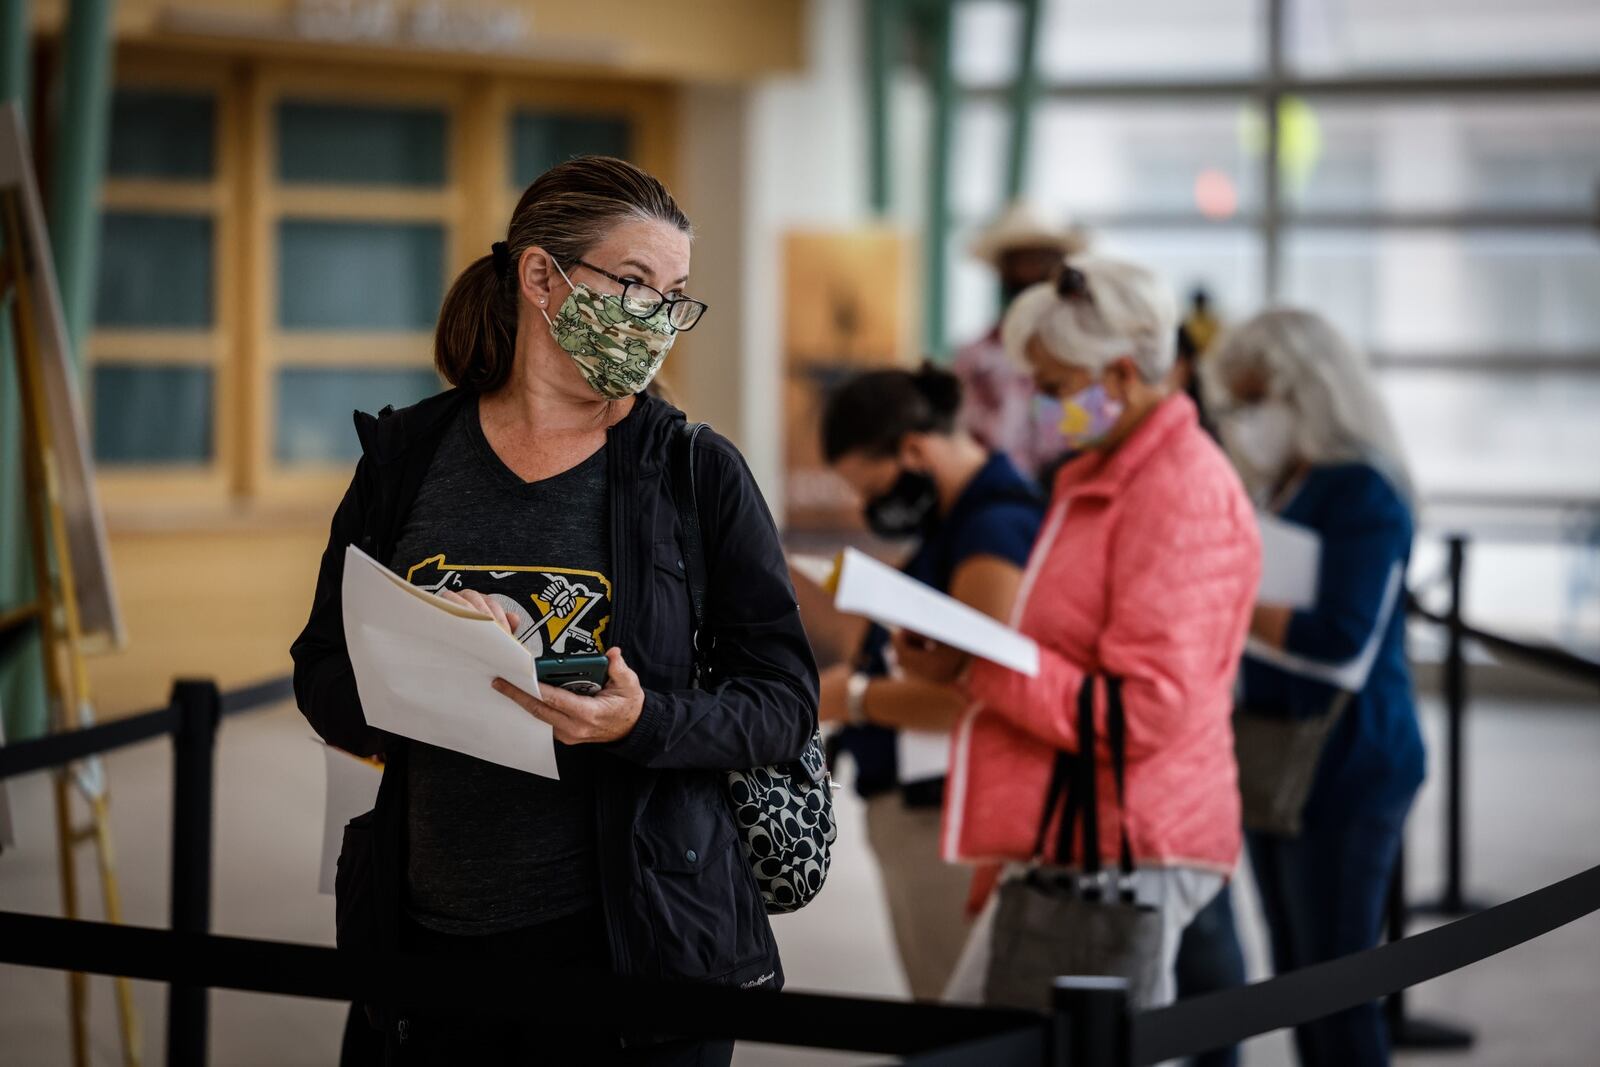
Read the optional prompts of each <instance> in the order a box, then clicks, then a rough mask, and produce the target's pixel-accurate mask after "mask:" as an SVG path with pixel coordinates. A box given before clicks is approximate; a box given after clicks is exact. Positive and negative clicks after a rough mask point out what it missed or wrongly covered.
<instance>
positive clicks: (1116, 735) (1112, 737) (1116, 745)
mask: <svg viewBox="0 0 1600 1067" xmlns="http://www.w3.org/2000/svg"><path fill="white" fill-rule="evenodd" d="M1127 732H1128V722H1127V716H1126V715H1125V714H1124V712H1123V708H1122V679H1121V678H1115V677H1112V676H1111V675H1107V676H1106V733H1107V735H1108V739H1109V741H1110V744H1111V776H1112V778H1113V779H1115V781H1116V783H1117V827H1118V829H1119V830H1120V832H1121V837H1122V855H1121V867H1122V877H1121V878H1120V880H1119V881H1120V883H1121V889H1122V899H1123V900H1125V901H1127V902H1128V903H1130V904H1131V903H1133V897H1134V893H1133V845H1132V844H1131V843H1130V842H1129V840H1128V804H1127V801H1126V799H1125V798H1124V796H1123V791H1124V788H1125V787H1124V784H1123V779H1124V778H1125V777H1126V775H1127V764H1128V754H1127Z"/></svg>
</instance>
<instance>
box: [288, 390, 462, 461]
mask: <svg viewBox="0 0 1600 1067" xmlns="http://www.w3.org/2000/svg"><path fill="white" fill-rule="evenodd" d="M277 386H278V396H277V412H278V420H277V427H276V432H275V435H274V442H275V443H274V446H273V452H274V454H275V455H276V456H277V458H278V462H280V463H289V464H294V463H348V462H351V461H353V460H356V459H358V458H360V456H361V444H360V442H359V441H358V440H357V439H356V431H355V427H354V425H352V423H351V415H350V413H351V412H352V411H355V410H357V409H359V410H361V411H368V412H374V413H375V412H377V411H378V410H379V409H380V408H382V407H383V406H384V405H386V404H393V405H394V406H395V407H404V406H405V405H407V404H414V403H416V402H417V401H418V400H421V399H422V398H423V397H426V396H431V395H432V394H434V393H436V392H438V391H439V388H440V386H439V377H438V375H436V374H435V373H434V372H433V370H432V369H430V368H426V367H417V368H412V367H398V368H376V369H375V368H368V367H284V368H282V369H280V370H279V371H278V382H277Z"/></svg>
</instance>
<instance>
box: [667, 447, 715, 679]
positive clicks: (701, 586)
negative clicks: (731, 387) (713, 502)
mask: <svg viewBox="0 0 1600 1067" xmlns="http://www.w3.org/2000/svg"><path fill="white" fill-rule="evenodd" d="M705 425H706V424H705V423H703V422H687V421H686V422H683V423H681V424H680V425H679V426H678V430H677V433H676V434H675V435H674V438H673V448H672V499H673V503H674V504H675V505H677V509H678V525H679V528H680V529H681V530H682V531H683V573H684V577H685V578H686V579H687V580H688V583H689V612H690V622H691V626H692V629H691V630H690V631H689V633H690V638H691V643H692V647H693V649H694V678H695V682H696V684H697V685H701V686H703V685H704V684H705V681H706V676H707V674H708V673H709V672H708V668H707V664H706V653H707V652H709V649H708V648H706V647H705V645H706V642H705V641H704V640H703V636H704V631H705V623H706V554H705V541H704V538H703V537H702V536H701V533H700V505H699V501H698V500H697V499H696V497H695V490H694V442H695V438H697V437H699V436H700V431H701V430H703V429H705Z"/></svg>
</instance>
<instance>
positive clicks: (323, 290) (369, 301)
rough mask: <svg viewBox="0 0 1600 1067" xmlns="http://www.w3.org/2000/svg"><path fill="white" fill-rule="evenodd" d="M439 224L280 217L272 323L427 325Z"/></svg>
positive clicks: (439, 274) (439, 279)
mask: <svg viewBox="0 0 1600 1067" xmlns="http://www.w3.org/2000/svg"><path fill="white" fill-rule="evenodd" d="M444 243H445V232H444V227H443V226H442V225H440V224H438V223H432V222H355V221H351V222H345V221H332V220H327V219H284V220H282V221H281V222H280V223H279V224H278V324H279V325H280V326H281V327H283V328H284V329H286V330H431V329H433V326H434V323H435V321H436V320H437V318H438V314H439V301H440V300H441V298H442V297H443V295H444Z"/></svg>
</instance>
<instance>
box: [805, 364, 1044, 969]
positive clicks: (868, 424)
mask: <svg viewBox="0 0 1600 1067" xmlns="http://www.w3.org/2000/svg"><path fill="white" fill-rule="evenodd" d="M960 408H961V383H960V382H959V381H958V380H957V379H956V377H955V376H954V375H952V374H950V373H949V372H947V371H944V370H941V369H939V368H937V367H934V366H932V365H924V366H923V368H922V369H921V370H919V371H917V372H915V373H913V372H910V371H905V370H881V371H872V372H868V373H865V374H861V375H859V376H857V377H856V378H853V379H851V380H850V381H848V382H846V383H845V384H844V385H843V386H841V387H840V388H839V389H838V390H837V391H836V392H835V393H834V394H833V395H832V396H831V397H830V398H829V400H828V404H827V408H826V410H825V411H824V413H823V420H822V447H823V453H824V455H825V456H826V458H827V461H828V463H829V465H830V466H832V467H833V469H834V470H835V471H836V472H837V473H838V474H839V475H840V476H841V477H842V478H844V480H845V481H847V482H849V483H850V486H851V488H853V489H854V490H855V491H856V492H857V493H858V494H859V495H860V496H861V498H862V499H863V500H864V501H866V508H865V516H866V521H867V524H868V526H870V527H871V528H872V530H873V532H874V533H876V534H878V535H879V536H880V537H884V538H887V539H894V540H903V539H909V538H914V539H915V542H916V543H915V547H914V549H913V550H912V552H911V555H910V557H909V558H908V559H907V561H906V563H905V564H904V566H903V568H902V569H903V570H904V571H905V573H907V574H909V575H910V576H911V577H913V578H916V579H918V580H920V581H922V582H925V583H926V584H928V585H930V586H932V587H933V588H935V589H938V590H939V591H940V592H943V593H948V594H950V595H951V596H953V597H955V598H956V599H957V600H960V601H962V602H963V603H965V604H967V605H969V606H971V607H973V608H976V609H977V610H978V611H981V612H984V613H985V614H987V615H990V616H992V617H994V618H998V619H1001V620H1005V619H1006V618H1007V617H1009V615H1010V613H1011V604H1012V601H1013V600H1014V599H1015V597H1016V593H1017V588H1018V586H1019V585H1020V584H1021V582H1022V571H1023V568H1024V566H1025V565H1026V564H1027V561H1028V552H1029V551H1030V549H1031V548H1032V547H1033V541H1034V538H1035V537H1036V536H1037V535H1038V532H1039V524H1040V522H1041V520H1042V519H1043V517H1044V501H1043V498H1042V497H1041V495H1040V494H1039V492H1038V490H1037V489H1036V488H1035V486H1034V485H1033V483H1032V482H1030V481H1029V480H1028V479H1026V478H1025V477H1023V475H1022V474H1021V473H1020V472H1018V470H1017V468H1016V467H1015V466H1013V465H1012V463H1011V461H1010V460H1009V459H1007V458H1006V457H1005V455H1004V454H1003V453H999V452H993V453H991V452H989V451H987V450H986V449H985V448H984V447H983V446H982V445H980V444H979V443H978V442H977V440H976V439H974V438H973V437H972V436H971V435H970V434H969V433H967V432H966V431H965V430H963V429H959V428H958V427H957V425H956V421H957V414H958V413H959V411H960ZM888 636H889V635H888V634H887V633H886V632H885V631H884V630H883V629H882V628H881V627H872V628H870V629H869V630H868V631H867V633H866V635H865V637H864V638H862V640H861V643H860V647H859V650H858V652H857V654H856V656H855V658H854V661H853V662H851V663H844V664H839V665H838V666H836V667H834V668H832V669H831V670H828V671H825V672H823V676H822V699H821V705H820V709H819V713H820V716H821V718H822V719H823V720H824V721H828V720H832V721H834V722H838V723H843V724H845V725H844V727H843V729H842V730H841V731H840V734H839V741H840V747H841V748H842V750H843V751H846V752H848V753H849V754H850V755H851V757H852V759H853V760H854V762H855V765H856V787H857V789H858V790H859V791H860V793H861V794H862V796H863V797H865V798H866V800H867V836H868V838H869V840H870V843H871V845H872V848H873V851H874V852H875V853H876V854H877V858H878V865H879V869H880V871H881V873H882V876H883V884H884V893H885V896H886V897H887V900H888V906H889V914H890V918H891V921H892V923H893V926H894V932H895V940H896V943H897V946H898V949H899V953H900V959H901V963H902V964H903V965H904V967H905V972H906V977H907V980H908V981H909V983H910V987H911V993H912V995H913V996H915V997H917V998H918V999H930V998H936V997H938V996H939V995H940V994H941V993H942V992H943V990H944V985H945V981H946V979H947V978H948V977H949V975H950V972H951V970H952V969H953V968H954V967H955V962H956V959H957V958H958V956H959V955H960V952H961V948H962V945H963V944H964V942H965V940H966V923H965V922H964V921H963V916H964V913H965V906H966V897H967V889H968V884H969V881H970V879H969V874H968V870H967V868H965V867H957V866H953V865H950V864H946V863H944V862H943V861H942V860H941V859H940V848H939V828H940V813H941V809H942V805H943V801H944V768H945V765H946V762H947V753H948V751H949V732H950V728H951V726H952V725H953V724H954V722H955V720H956V717H957V716H958V715H959V714H960V713H961V711H962V710H963V708H964V701H963V700H962V698H961V697H960V695H959V694H957V693H956V692H955V691H954V690H953V689H951V688H950V687H948V686H943V685H938V684H935V683H932V682H927V681H923V680H921V679H917V678H910V677H904V676H901V675H900V674H899V673H898V672H897V671H896V670H895V669H894V665H893V662H892V659H893V657H892V654H891V650H890V648H889V641H888Z"/></svg>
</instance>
